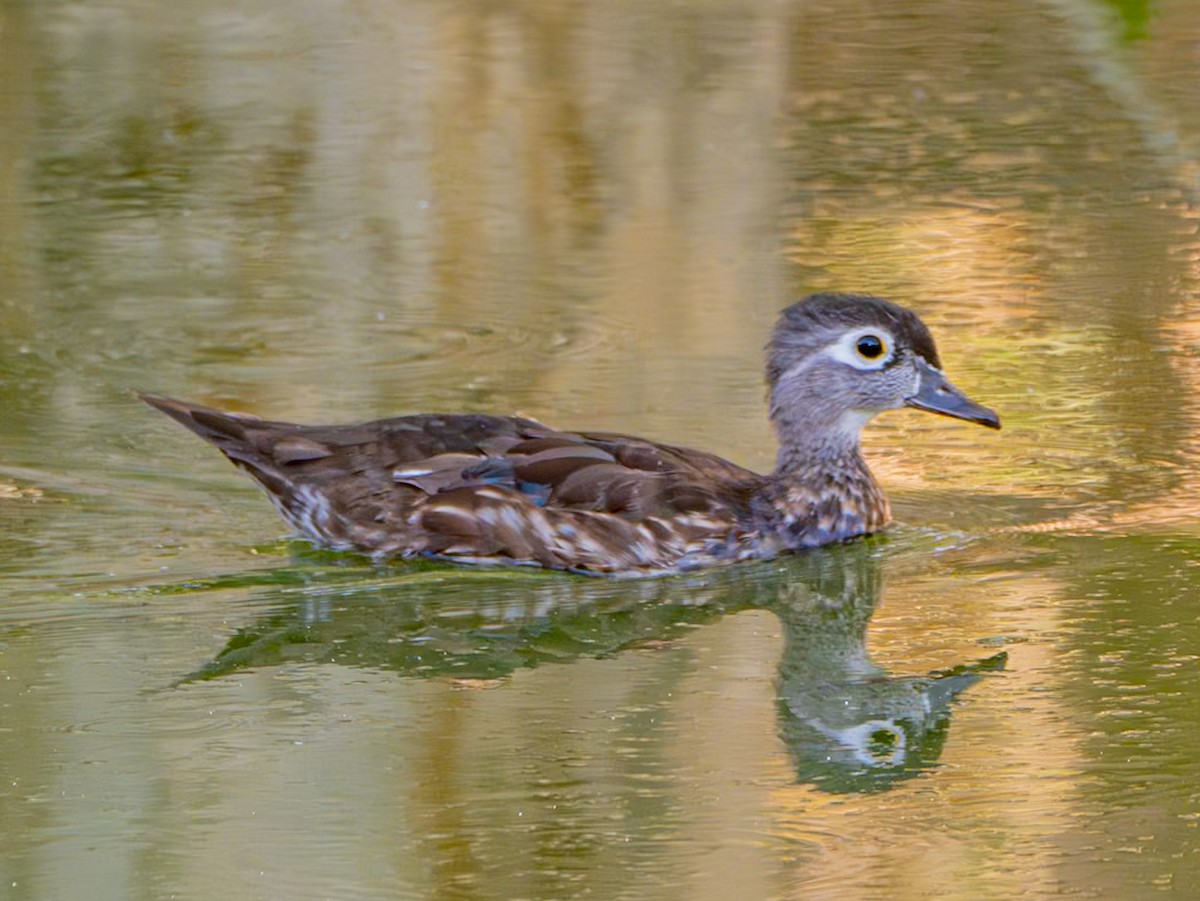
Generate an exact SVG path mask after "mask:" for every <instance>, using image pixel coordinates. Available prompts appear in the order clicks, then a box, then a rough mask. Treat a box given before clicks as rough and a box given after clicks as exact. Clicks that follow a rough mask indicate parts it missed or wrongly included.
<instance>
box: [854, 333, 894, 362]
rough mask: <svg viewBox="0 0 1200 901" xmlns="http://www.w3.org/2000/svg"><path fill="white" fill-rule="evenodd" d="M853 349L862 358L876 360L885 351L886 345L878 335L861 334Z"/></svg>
mask: <svg viewBox="0 0 1200 901" xmlns="http://www.w3.org/2000/svg"><path fill="white" fill-rule="evenodd" d="M854 349H855V350H856V351H858V355H859V356H860V357H862V358H863V359H864V360H878V359H879V358H880V357H882V356H883V355H884V354H885V353H887V345H885V344H884V343H883V339H882V338H880V337H879V336H878V335H863V336H862V337H860V338H859V339H858V341H856V342H855V344H854Z"/></svg>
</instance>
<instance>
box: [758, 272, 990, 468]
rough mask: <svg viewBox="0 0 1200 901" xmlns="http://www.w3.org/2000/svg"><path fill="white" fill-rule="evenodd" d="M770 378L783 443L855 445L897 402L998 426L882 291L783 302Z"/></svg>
mask: <svg viewBox="0 0 1200 901" xmlns="http://www.w3.org/2000/svg"><path fill="white" fill-rule="evenodd" d="M767 383H768V386H769V388H770V400H771V419H772V420H773V421H774V422H775V424H776V428H777V429H778V430H779V432H780V438H781V440H782V441H783V442H784V444H785V445H788V444H790V445H793V446H794V445H798V444H799V445H818V446H820V445H824V446H829V447H831V448H832V447H836V446H842V447H846V446H857V443H858V435H859V432H860V431H861V429H862V427H863V426H864V425H865V424H866V423H867V422H868V421H869V420H870V419H871V418H872V417H874V416H875V415H876V414H878V413H882V412H883V411H884V410H894V409H896V408H898V407H915V408H916V409H918V410H927V411H929V412H931V413H941V414H943V415H945V416H953V417H955V418H956V419H965V420H967V421H968V422H977V423H979V424H980V425H984V426H987V427H988V428H992V429H998V428H1000V417H999V416H997V415H996V413H995V412H994V411H993V410H991V409H989V408H987V407H985V406H983V405H981V404H978V403H976V402H975V401H973V400H971V399H970V398H969V397H967V396H966V395H965V394H964V393H963V392H962V391H960V390H959V389H958V388H956V387H954V385H952V384H951V383H950V381H949V380H948V379H947V378H946V376H945V374H944V373H943V372H942V364H941V360H940V359H939V358H938V352H937V347H936V346H935V345H934V343H933V337H932V336H931V335H930V334H929V329H927V328H926V327H925V324H924V323H923V322H921V320H920V319H919V318H918V317H917V315H916V314H915V313H913V312H911V311H909V310H906V309H904V308H903V307H899V306H896V304H894V303H890V302H889V301H886V300H882V299H880V298H878V297H869V296H866V295H860V294H813V295H810V296H809V297H806V298H804V299H803V300H801V301H799V302H797V303H794V304H792V305H791V306H790V307H788V308H787V309H785V310H784V311H783V313H782V314H781V315H780V317H779V323H778V324H777V325H776V327H775V332H774V333H773V335H772V336H771V341H770V343H769V344H768V346H767Z"/></svg>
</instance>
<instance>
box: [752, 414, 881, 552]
mask: <svg viewBox="0 0 1200 901" xmlns="http://www.w3.org/2000/svg"><path fill="white" fill-rule="evenodd" d="M869 418H870V416H868V415H865V414H857V413H845V414H843V415H842V416H841V417H840V418H839V419H838V420H836V421H832V422H828V423H814V422H802V423H797V422H792V421H789V420H787V419H786V418H784V417H779V416H776V417H775V428H776V432H777V433H778V435H779V453H778V456H777V458H776V463H775V472H774V473H772V474H771V476H770V479H769V483H770V488H769V490H768V492H767V500H768V516H769V518H770V523H769V526H768V527H769V528H772V529H773V530H774V531H775V532H776V533H777V534H778V535H779V536H780V538H781V539H782V540H783V542H784V543H785V544H786V545H787V546H789V547H791V548H801V547H815V546H817V545H820V544H828V543H830V542H833V541H843V540H845V539H847V538H853V537H854V536H856V535H864V534H869V533H871V532H876V531H878V530H879V529H881V528H883V527H884V526H885V525H887V523H888V521H889V520H890V519H891V508H890V506H889V505H888V501H887V497H886V496H885V495H884V493H883V489H882V488H880V486H879V483H878V482H876V481H875V477H874V476H873V475H871V470H870V469H868V468H867V463H866V461H865V460H864V459H863V456H862V451H861V449H860V447H859V433H860V431H861V430H862V426H863V425H864V424H865V423H866V421H867V420H868V419H869Z"/></svg>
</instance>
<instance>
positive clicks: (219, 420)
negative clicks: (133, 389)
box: [138, 393, 292, 501]
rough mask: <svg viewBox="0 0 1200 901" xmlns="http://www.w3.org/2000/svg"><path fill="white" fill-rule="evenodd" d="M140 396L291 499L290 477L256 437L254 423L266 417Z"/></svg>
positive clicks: (144, 395) (237, 464) (146, 395)
mask: <svg viewBox="0 0 1200 901" xmlns="http://www.w3.org/2000/svg"><path fill="white" fill-rule="evenodd" d="M138 397H139V398H140V399H141V400H143V401H145V402H146V403H147V404H149V405H150V406H152V407H154V408H155V409H156V410H160V411H161V412H163V413H166V414H167V415H168V416H170V417H171V418H172V419H174V420H175V421H176V422H178V423H180V424H181V425H183V426H184V427H186V428H188V429H190V430H191V431H193V432H195V433H196V434H197V435H199V436H200V437H201V438H203V439H204V440H205V441H207V442H209V443H210V444H212V445H214V446H215V447H216V448H217V449H218V450H220V451H221V453H223V454H224V455H225V456H226V457H227V458H228V459H229V460H230V462H232V463H233V464H234V465H236V466H239V467H241V468H243V469H245V470H246V471H247V472H249V473H250V474H251V475H252V476H254V478H255V479H257V480H258V481H259V482H260V483H261V484H262V485H263V487H264V488H266V489H267V491H268V492H270V493H271V494H273V495H277V496H279V497H280V498H282V499H284V500H285V501H286V500H287V499H288V498H290V496H291V494H292V483H291V480H290V479H288V478H287V477H286V476H285V475H283V473H281V472H280V471H279V469H278V467H277V466H276V465H275V462H274V461H273V460H272V459H271V457H270V455H269V454H268V453H264V452H263V448H261V447H259V446H258V444H259V442H258V441H256V440H255V439H256V435H255V432H256V431H257V430H256V429H255V428H254V426H255V424H256V423H258V424H264V425H265V423H263V420H261V419H259V418H258V417H256V416H250V415H248V414H245V413H225V412H222V411H221V410H214V409H212V408H211V407H205V406H202V405H200V404H193V403H190V402H188V401H183V400H177V399H176V398H173V397H164V396H162V395H158V394H141V393H139V394H138Z"/></svg>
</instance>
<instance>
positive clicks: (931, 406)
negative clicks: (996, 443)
mask: <svg viewBox="0 0 1200 901" xmlns="http://www.w3.org/2000/svg"><path fill="white" fill-rule="evenodd" d="M917 370H918V372H919V373H920V382H919V383H918V385H917V393H916V394H914V395H913V396H912V397H910V398H908V399H907V400H906V401H905V402H904V405H905V406H908V407H915V408H916V409H918V410H928V411H929V412H930V413H941V414H942V415H943V416H953V417H954V418H955V419H965V420H966V421H967V422H977V423H979V424H980V425H984V426H987V427H988V428H989V429H998V428H1000V417H999V416H997V415H996V411H995V410H993V409H991V408H990V407H985V406H984V405H983V404H977V403H975V401H973V400H971V398H969V397H967V396H966V395H965V394H963V393H962V392H961V391H960V390H958V389H957V388H955V387H954V385H952V384H951V383H950V380H949V379H948V378H946V376H945V375H943V374H942V372H941V371H940V370H937V369H934V368H933V367H932V366H930V365H929V364H928V363H926V362H925V361H924V360H918V361H917Z"/></svg>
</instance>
